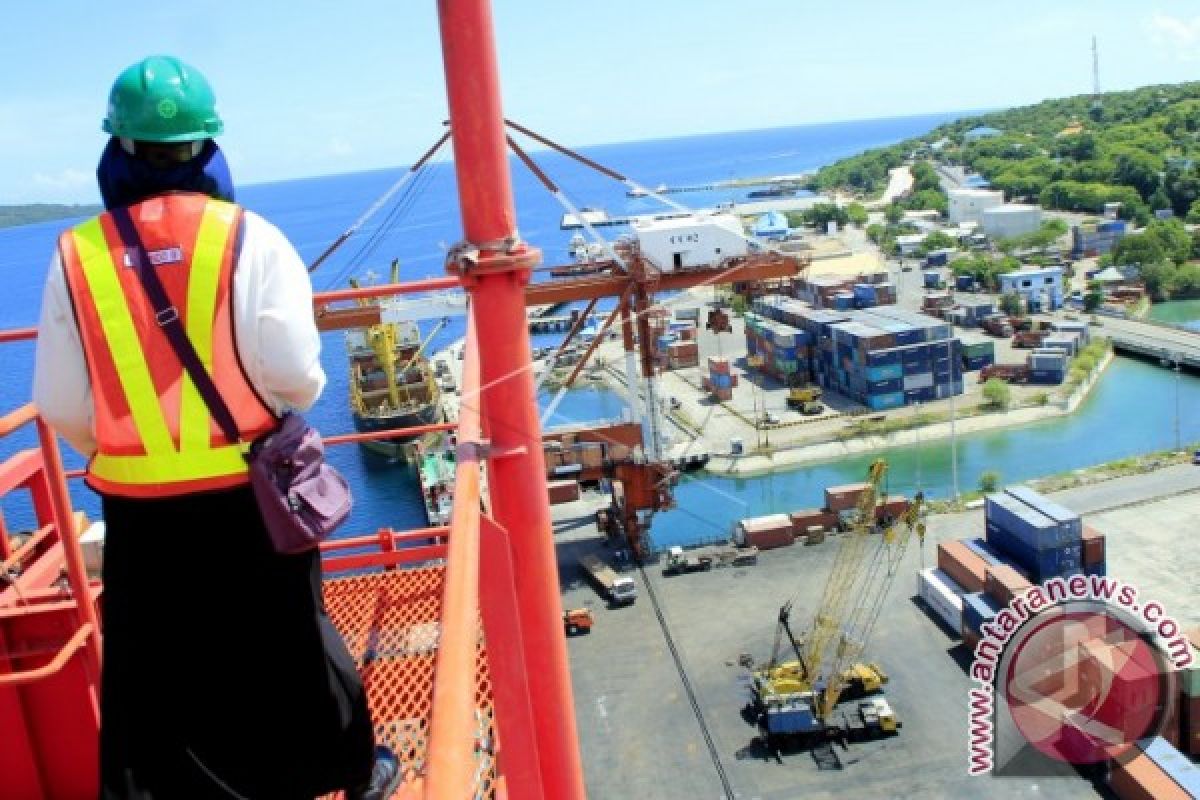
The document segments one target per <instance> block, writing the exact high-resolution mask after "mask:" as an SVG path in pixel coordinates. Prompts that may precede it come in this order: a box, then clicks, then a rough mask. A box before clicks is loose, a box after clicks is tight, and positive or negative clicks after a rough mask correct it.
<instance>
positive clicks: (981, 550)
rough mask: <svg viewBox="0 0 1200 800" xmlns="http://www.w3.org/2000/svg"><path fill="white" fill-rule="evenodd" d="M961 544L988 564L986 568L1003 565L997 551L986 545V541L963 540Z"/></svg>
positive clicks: (1002, 560) (1001, 557) (1002, 559)
mask: <svg viewBox="0 0 1200 800" xmlns="http://www.w3.org/2000/svg"><path fill="white" fill-rule="evenodd" d="M962 543H963V544H965V545H966V546H967V547H968V548H970V549H971V550H973V551H975V554H976V555H978V556H979V557H980V558H982V559H983V560H984V561H986V562H987V563H988V566H992V567H998V566H1000V565H1002V564H1004V563H1005V561H1004V558H1003V556H1001V555H1000V553H999V551H997V550H996V549H994V548H993V547H992V546H991V545H989V544H988V543H987V539H963V540H962Z"/></svg>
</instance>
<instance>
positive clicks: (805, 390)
mask: <svg viewBox="0 0 1200 800" xmlns="http://www.w3.org/2000/svg"><path fill="white" fill-rule="evenodd" d="M820 399H821V387H820V386H792V387H791V388H789V389H788V398H787V404H788V408H794V409H796V410H798V411H801V412H803V411H804V407H805V406H807V405H819V404H818V403H817V401H818V400H820ZM814 413H817V414H819V413H821V412H820V411H819V410H818V411H816V412H814Z"/></svg>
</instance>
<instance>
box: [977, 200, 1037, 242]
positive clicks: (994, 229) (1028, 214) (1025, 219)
mask: <svg viewBox="0 0 1200 800" xmlns="http://www.w3.org/2000/svg"><path fill="white" fill-rule="evenodd" d="M979 225H980V227H981V228H983V232H984V233H986V234H987V235H988V236H991V237H992V238H993V239H1011V238H1014V237H1016V236H1024V235H1025V234H1027V233H1034V232H1036V231H1037V230H1038V229H1039V228H1040V227H1042V209H1041V208H1040V207H1038V206H1032V205H1025V204H1022V203H1005V204H1004V205H1000V206H995V207H993V208H986V209H984V210H983V212H982V213H981V214H980V215H979Z"/></svg>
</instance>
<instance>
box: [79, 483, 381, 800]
mask: <svg viewBox="0 0 1200 800" xmlns="http://www.w3.org/2000/svg"><path fill="white" fill-rule="evenodd" d="M103 500H104V521H105V525H106V529H107V530H106V541H105V553H104V602H103V628H104V672H103V676H102V678H103V680H102V694H101V730H100V765H101V784H102V789H101V797H102V798H105V799H108V798H139V799H141V800H150V798H154V800H164V799H165V800H178V799H180V798H184V799H186V798H222V800H228V799H229V798H236V797H243V798H253V799H254V800H260V798H269V799H270V800H275V798H279V800H285V799H286V798H311V797H314V796H316V795H319V794H323V793H325V792H329V791H333V790H336V789H340V788H344V787H347V786H358V785H361V784H362V783H364V782H365V781H366V780H367V779H368V777H369V775H370V771H371V765H372V758H373V745H374V742H373V732H372V728H371V720H370V716H369V712H368V710H367V704H366V696H365V693H364V691H363V685H362V682H361V680H360V679H359V676H358V673H357V671H356V670H355V668H354V663H353V660H352V659H351V657H350V654H349V653H348V652H347V650H346V646H345V644H344V643H343V642H342V639H341V637H340V636H339V635H338V633H337V630H336V629H335V628H334V626H333V624H332V622H331V621H330V619H329V617H328V615H327V614H326V612H325V609H324V604H323V601H322V598H321V564H320V557H319V555H318V554H317V553H316V552H315V551H314V552H311V553H305V554H302V555H294V556H282V555H279V554H277V553H275V552H274V550H272V548H271V545H270V542H269V540H268V538H267V533H266V530H265V529H264V527H263V523H262V518H261V517H260V515H259V513H258V508H257V506H256V505H255V502H254V497H253V494H252V492H251V490H250V489H249V488H248V487H243V488H239V489H233V490H227V491H219V492H210V493H205V494H197V495H189V496H185V497H174V498H163V499H153V500H131V499H128V498H116V497H105V498H103Z"/></svg>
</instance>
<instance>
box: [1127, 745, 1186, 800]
mask: <svg viewBox="0 0 1200 800" xmlns="http://www.w3.org/2000/svg"><path fill="white" fill-rule="evenodd" d="M1138 746H1139V747H1140V748H1141V749H1142V752H1143V753H1145V754H1146V756H1147V757H1148V758H1149V759H1150V760H1151V761H1153V762H1154V763H1155V765H1156V766H1157V767H1158V768H1159V769H1160V770H1162V772H1163V773H1164V774H1165V775H1167V777H1169V778H1170V779H1171V780H1172V781H1174V782H1175V785H1176V786H1178V787H1179V788H1180V789H1182V790H1183V791H1185V792H1187V794H1188V796H1189V797H1200V767H1198V766H1196V765H1195V764H1193V763H1192V762H1191V759H1189V758H1188V757H1187V756H1185V755H1184V754H1183V753H1180V752H1179V751H1178V750H1177V749H1175V747H1174V746H1172V745H1171V744H1170V743H1169V742H1167V741H1165V740H1164V739H1163V738H1162V737H1161V736H1156V737H1154V738H1153V739H1144V740H1142V741H1141V742H1139V743H1138Z"/></svg>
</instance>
